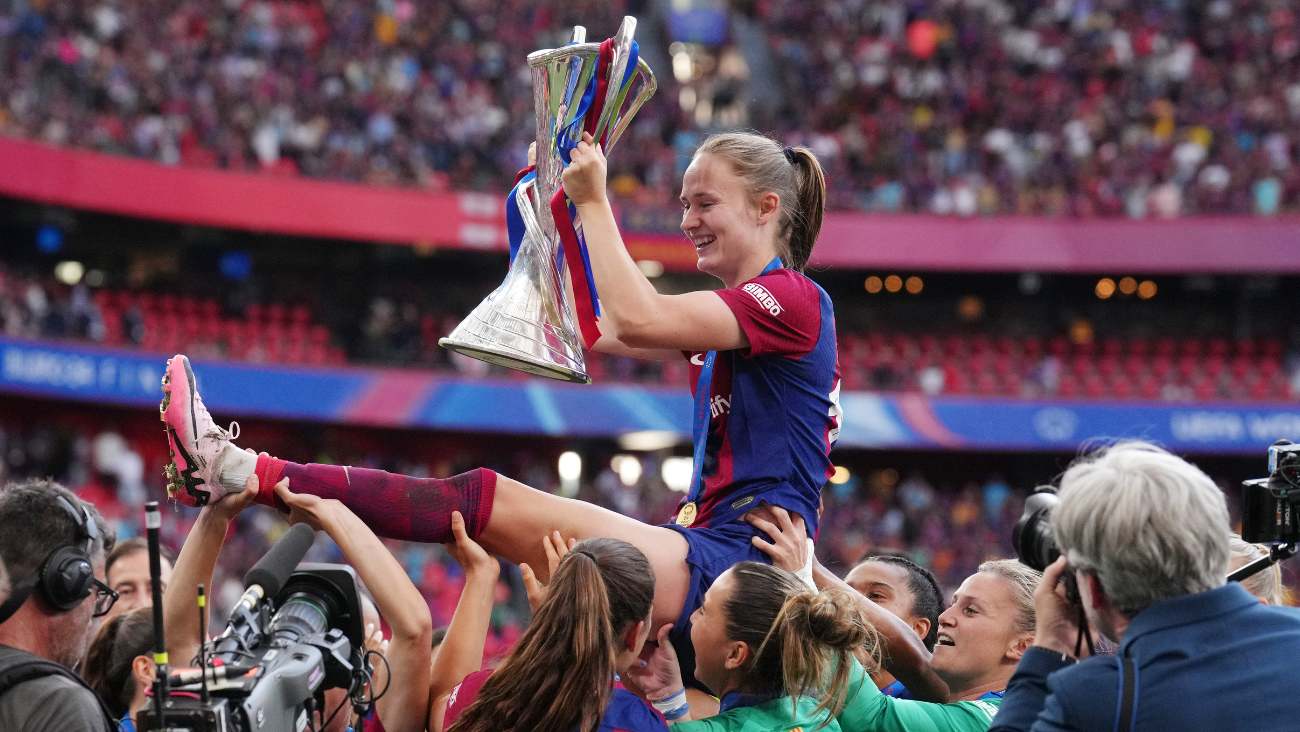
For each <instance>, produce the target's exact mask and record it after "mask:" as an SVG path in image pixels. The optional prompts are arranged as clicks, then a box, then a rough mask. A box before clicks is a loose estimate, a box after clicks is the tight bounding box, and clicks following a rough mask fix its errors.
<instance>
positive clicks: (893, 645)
mask: <svg viewBox="0 0 1300 732" xmlns="http://www.w3.org/2000/svg"><path fill="white" fill-rule="evenodd" d="M769 512H770V513H769ZM763 515H769V516H772V517H774V518H775V519H776V522H775V523H773V522H772V521H769V520H767V519H765V518H762V516H763ZM745 520H746V521H748V522H749V523H751V524H753V525H754V526H756V527H758V528H759V529H762V530H763V531H764V532H766V533H767V535H768V536H770V537H771V538H772V541H773V543H772V544H769V543H767V542H765V541H763V540H762V539H760V538H759V537H757V536H756V537H754V546H756V547H758V548H759V549H762V550H763V551H764V552H767V554H768V556H770V557H772V564H773V565H774V566H777V567H780V568H781V569H784V570H787V571H790V572H794V573H796V574H797V573H798V572H799V570H800V569H801V568H803V567H804V566H805V564H806V563H807V562H808V561H811V562H812V574H813V581H814V582H816V584H817V588H818V589H822V590H825V589H831V588H834V589H837V590H843V591H844V592H846V593H848V594H849V596H850V597H852V598H853V600H854V602H856V603H857V605H858V608H859V609H860V610H862V614H863V615H865V616H866V618H867V620H868V621H869V622H870V623H871V624H872V625H873V626H875V628H876V630H877V631H878V632H879V633H880V636H881V638H882V639H883V641H884V642H883V647H882V648H881V665H882V666H883V667H884V669H885V670H886V671H888V672H889V673H891V674H893V676H894V678H896V679H898V680H899V681H901V682H903V686H905V687H907V690H908V691H910V692H912V695H913V696H914V697H915V698H916V699H918V700H920V701H928V702H938V703H946V702H947V701H948V700H949V696H950V694H949V691H948V685H947V684H945V683H944V682H943V680H942V679H940V678H939V677H938V675H937V674H935V672H934V669H932V668H930V652H929V651H928V650H926V648H925V644H924V643H922V642H921V638H920V637H919V636H917V634H916V631H914V630H912V628H911V626H909V625H908V624H907V623H906V622H904V621H903V619H902V618H900V617H898V616H897V615H894V614H893V613H891V612H889V611H888V610H885V609H884V608H882V607H880V606H879V605H877V604H876V603H874V602H872V601H871V600H870V599H868V598H867V597H866V596H864V595H863V594H862V593H861V592H858V591H857V590H855V589H853V588H852V587H851V586H850V585H849V584H848V583H846V582H845V581H844V580H842V579H840V578H839V577H836V576H835V575H834V574H833V573H832V572H831V571H830V570H828V569H826V568H825V567H823V566H822V565H821V563H820V562H818V561H817V557H816V555H811V556H810V555H809V552H808V546H807V537H808V532H807V528H806V527H805V525H804V521H803V517H802V516H798V515H796V516H794V518H793V519H791V517H790V514H789V512H788V511H786V510H785V509H784V508H781V507H780V506H772V507H770V508H768V509H766V511H764V512H763V513H761V514H760V513H759V512H756V511H752V512H750V513H748V514H746V515H745Z"/></svg>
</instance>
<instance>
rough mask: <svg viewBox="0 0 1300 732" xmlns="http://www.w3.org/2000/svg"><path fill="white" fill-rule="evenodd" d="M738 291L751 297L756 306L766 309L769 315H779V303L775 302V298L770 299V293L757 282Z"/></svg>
mask: <svg viewBox="0 0 1300 732" xmlns="http://www.w3.org/2000/svg"><path fill="white" fill-rule="evenodd" d="M740 289H742V290H744V291H745V292H748V293H749V294H751V295H753V296H754V299H755V300H757V301H758V304H759V305H762V306H763V307H765V308H767V311H768V312H769V313H771V314H773V315H780V314H781V303H779V302H777V301H776V298H775V297H772V293H770V292H768V291H767V288H766V287H763V286H762V285H760V284H758V283H757V282H750V283H747V284H746V285H745V286H744V287H742V288H740Z"/></svg>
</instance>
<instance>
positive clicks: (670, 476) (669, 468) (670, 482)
mask: <svg viewBox="0 0 1300 732" xmlns="http://www.w3.org/2000/svg"><path fill="white" fill-rule="evenodd" d="M693 467H694V465H693V463H692V461H691V459H690V458H688V457H670V458H668V459H666V460H664V464H663V467H662V468H660V469H659V477H661V478H663V480H664V485H666V486H668V488H669V490H674V491H677V492H678V493H685V492H686V489H688V488H690V487H691V469H692V468H693Z"/></svg>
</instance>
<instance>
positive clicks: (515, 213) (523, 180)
mask: <svg viewBox="0 0 1300 732" xmlns="http://www.w3.org/2000/svg"><path fill="white" fill-rule="evenodd" d="M639 54H640V50H639V48H638V46H637V44H636V42H635V41H633V42H632V47H631V52H630V53H629V55H628V63H627V69H626V70H625V71H624V73H623V78H622V79H620V80H619V90H620V93H621V92H623V91H624V89H625V87H626V86H627V84H628V83H629V82H630V81H631V80H632V78H633V76H634V75H635V74H636V70H637V60H638V58H639ZM613 60H614V39H612V38H611V39H609V40H606V41H605V42H604V43H601V44H600V56H599V61H598V62H597V64H596V73H595V74H594V75H593V76H592V78H591V79H589V80H588V81H587V88H586V89H584V90H583V92H582V97H581V99H579V100H578V103H577V112H576V114H575V116H574V122H573V124H570V125H569V126H568V127H565V128H561V129H560V130H558V131H557V132H556V134H555V148H556V151H557V152H559V154H560V159H561V160H562V161H563V163H564V165H566V166H567V165H568V164H569V155H570V153H572V152H573V149H574V148H576V147H577V146H578V143H579V142H581V140H582V133H584V132H586V133H590V134H593V135H594V134H595V132H596V125H597V124H598V123H599V122H600V116H601V114H602V112H603V111H604V108H605V99H606V97H607V96H608V92H609V67H610V64H611V63H612V62H613ZM580 123H581V124H580ZM612 127H613V125H610V126H609V127H606V128H605V130H604V132H603V133H602V134H601V136H600V139H599V140H594V141H593V142H595V143H596V144H599V145H601V146H602V148H603V147H604V146H605V143H606V142H608V140H609V134H610V132H611V131H612ZM536 177H537V173H536V169H535V167H529V168H525V169H524V170H523V171H521V172H520V173H519V176H518V177H517V178H516V179H515V188H516V189H517V188H518V186H520V185H526V184H527V183H528V182H529V181H531V180H535V179H536ZM515 194H516V190H512V191H511V192H510V198H509V199H508V200H507V201H506V230H507V232H508V235H509V238H510V261H511V263H513V262H514V259H515V254H516V253H517V252H518V251H519V245H520V244H521V243H522V242H523V237H524V222H523V217H522V216H521V215H520V213H519V208H518V204H517V203H516V200H515ZM550 207H551V216H552V217H553V218H554V219H555V226H556V228H557V229H558V230H559V234H560V249H561V255H562V256H563V258H564V261H565V262H566V263H567V264H568V267H569V275H570V276H571V277H572V278H573V299H574V303H573V304H574V314H575V315H576V316H577V320H578V328H579V330H581V332H582V339H583V341H584V344H585V345H586V346H587V347H588V348H590V347H591V346H593V345H594V344H595V343H596V340H597V339H599V338H600V327H599V325H598V323H597V319H598V318H599V317H600V298H599V296H598V295H597V293H596V279H595V277H594V276H593V275H592V273H591V257H590V255H589V254H588V253H587V242H586V239H585V238H584V237H583V235H582V233H581V232H580V231H579V230H578V226H577V225H575V224H574V222H575V221H577V220H578V210H577V207H576V206H574V205H573V202H572V201H570V200H569V198H568V196H566V195H565V193H564V188H563V187H561V188H560V189H559V190H558V191H556V192H555V197H554V198H552V199H551V201H550ZM579 223H580V222H579ZM557 264H558V262H557Z"/></svg>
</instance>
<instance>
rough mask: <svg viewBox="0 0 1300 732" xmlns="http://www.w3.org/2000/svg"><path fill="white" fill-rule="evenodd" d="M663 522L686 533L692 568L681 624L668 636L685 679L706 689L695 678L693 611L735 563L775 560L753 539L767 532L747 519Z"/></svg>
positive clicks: (674, 627) (687, 562)
mask: <svg viewBox="0 0 1300 732" xmlns="http://www.w3.org/2000/svg"><path fill="white" fill-rule="evenodd" d="M662 525H663V526H665V527H667V528H670V529H672V530H673V531H676V532H677V533H679V534H681V535H682V536H683V537H685V539H686V544H687V546H688V549H687V550H686V566H688V567H690V570H691V583H690V587H689V589H688V590H687V592H686V602H684V603H682V613H681V615H679V616H677V624H676V625H674V626H673V629H672V630H671V631H670V632H669V633H668V639H669V640H670V641H672V644H673V648H674V649H675V650H676V651H677V661H678V663H679V665H680V666H681V670H682V681H683V682H684V683H685V684H686V685H687V686H694V687H695V688H697V689H703V688H704V687H703V685H702V684H700V683H699V682H698V681H696V680H695V646H693V645H691V615H693V614H694V613H695V611H696V610H698V609H699V607H700V605H703V604H704V593H705V592H707V591H708V589H709V587H710V586H711V585H712V584H713V581H714V580H716V579H717V578H718V577H719V576H720V575H721V574H722V573H723V572H726V571H727V570H728V569H731V566H732V565H733V564H736V563H738V562H762V563H763V564H771V563H772V560H771V558H770V557H768V556H767V554H766V553H765V552H763V551H762V550H760V549H759V548H758V547H756V546H754V544H753V543H752V542H751V541H750V539H752V538H754V537H755V536H759V535H762V536H767V535H766V534H763V533H762V532H761V531H760V530H759V529H758V528H756V527H754V526H751V525H750V524H748V523H746V522H744V521H733V522H731V523H727V524H723V525H721V526H717V527H710V528H704V527H701V528H698V529H688V528H684V527H681V526H678V525H677V524H662Z"/></svg>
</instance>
